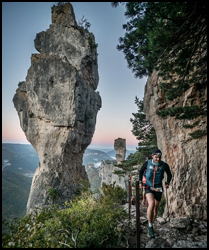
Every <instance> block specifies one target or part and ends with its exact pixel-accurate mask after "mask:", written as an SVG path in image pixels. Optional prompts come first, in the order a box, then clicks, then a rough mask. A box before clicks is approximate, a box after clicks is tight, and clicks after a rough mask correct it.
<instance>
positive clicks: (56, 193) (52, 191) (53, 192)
mask: <svg viewBox="0 0 209 250" xmlns="http://www.w3.org/2000/svg"><path fill="white" fill-rule="evenodd" d="M48 193H49V195H50V196H51V197H52V198H53V199H55V198H56V197H58V196H59V194H58V192H57V190H56V189H55V188H53V187H50V188H49V189H48Z"/></svg>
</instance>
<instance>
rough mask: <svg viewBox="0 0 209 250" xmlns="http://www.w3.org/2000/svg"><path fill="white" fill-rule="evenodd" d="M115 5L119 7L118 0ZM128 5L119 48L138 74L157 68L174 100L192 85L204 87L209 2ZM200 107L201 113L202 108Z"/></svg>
mask: <svg viewBox="0 0 209 250" xmlns="http://www.w3.org/2000/svg"><path fill="white" fill-rule="evenodd" d="M112 6H113V7H117V6H118V2H116V3H112ZM125 7H126V11H125V16H126V18H127V20H128V21H127V23H126V24H124V25H123V28H124V29H125V31H126V33H125V35H124V37H120V38H119V45H118V46H117V49H118V50H122V51H123V53H124V54H125V58H126V60H127V63H128V67H129V68H130V69H132V71H133V73H134V74H135V77H139V78H142V77H143V76H148V75H151V73H152V72H153V71H154V70H156V71H157V72H158V76H159V77H161V78H160V79H162V80H161V83H160V88H161V89H162V92H163V93H164V94H165V97H166V99H167V100H170V101H172V100H174V99H175V98H177V97H178V96H181V95H183V94H184V92H185V91H186V90H187V89H188V88H190V87H191V86H195V88H196V89H197V90H200V89H203V90H204V89H205V88H206V86H207V2H202V3H201V4H199V2H193V3H192V4H191V3H189V2H127V3H125ZM189 109H190V108H187V110H189ZM198 109H199V110H200V113H201V107H198ZM192 110H193V108H191V110H190V112H189V114H192ZM170 111H171V110H170ZM170 111H169V112H170ZM159 114H161V111H159ZM200 115H201V114H200ZM187 117H189V115H187ZM182 119H183V118H182Z"/></svg>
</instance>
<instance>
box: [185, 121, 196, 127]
mask: <svg viewBox="0 0 209 250" xmlns="http://www.w3.org/2000/svg"><path fill="white" fill-rule="evenodd" d="M198 124H199V121H196V122H194V123H193V124H185V125H183V128H188V129H189V128H194V127H195V126H197V125H198Z"/></svg>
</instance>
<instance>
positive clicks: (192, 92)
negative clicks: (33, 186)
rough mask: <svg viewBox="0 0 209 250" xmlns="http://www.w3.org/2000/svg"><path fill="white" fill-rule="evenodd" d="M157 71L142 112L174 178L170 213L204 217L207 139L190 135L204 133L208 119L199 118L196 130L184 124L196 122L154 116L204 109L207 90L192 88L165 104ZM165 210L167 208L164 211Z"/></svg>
mask: <svg viewBox="0 0 209 250" xmlns="http://www.w3.org/2000/svg"><path fill="white" fill-rule="evenodd" d="M159 83H160V79H159V78H158V76H157V72H154V73H153V74H152V75H151V77H149V78H148V80H147V83H146V86H145V94H144V112H145V114H146V117H147V119H148V120H149V121H150V122H151V123H152V125H153V126H154V128H155V131H156V134H157V142H158V148H159V149H160V150H161V151H162V153H163V155H162V160H164V161H165V162H167V163H168V164H169V166H170V168H171V171H172V175H173V179H172V181H171V185H170V188H169V189H168V200H169V204H170V205H169V210H170V215H171V216H172V217H182V216H190V217H193V218H196V219H206V218H207V136H206V135H205V136H202V137H200V138H198V139H191V137H190V135H189V133H191V132H193V131H194V130H197V129H199V130H204V129H206V127H207V120H206V119H207V117H204V116H202V117H201V121H200V122H199V123H198V125H197V126H196V127H195V128H190V129H186V128H184V127H183V125H186V124H189V123H190V124H193V123H195V122H196V121H197V120H198V119H193V120H179V119H175V118H174V117H169V116H168V117H167V118H166V119H165V118H164V119H163V118H162V117H160V116H157V115H156V110H157V109H159V108H168V107H173V106H179V105H180V106H181V105H182V104H183V105H189V106H190V105H200V106H201V107H202V108H204V107H205V106H207V89H206V90H197V89H195V86H192V87H191V88H190V89H188V90H187V91H186V93H185V95H182V96H181V97H178V98H176V99H175V100H174V101H166V100H165V97H164V95H163V94H162V93H161V91H160V88H159ZM165 211H167V208H166V209H165Z"/></svg>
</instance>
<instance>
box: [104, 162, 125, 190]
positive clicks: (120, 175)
mask: <svg viewBox="0 0 209 250" xmlns="http://www.w3.org/2000/svg"><path fill="white" fill-rule="evenodd" d="M116 164H117V161H115V160H112V161H110V160H103V161H102V162H101V166H100V168H99V177H101V184H102V183H103V182H104V183H105V184H107V185H110V184H113V183H114V182H115V186H119V187H122V188H123V189H125V190H128V180H129V179H130V174H128V173H126V172H125V171H124V170H123V169H121V168H119V167H117V166H116Z"/></svg>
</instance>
